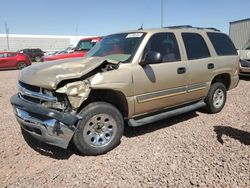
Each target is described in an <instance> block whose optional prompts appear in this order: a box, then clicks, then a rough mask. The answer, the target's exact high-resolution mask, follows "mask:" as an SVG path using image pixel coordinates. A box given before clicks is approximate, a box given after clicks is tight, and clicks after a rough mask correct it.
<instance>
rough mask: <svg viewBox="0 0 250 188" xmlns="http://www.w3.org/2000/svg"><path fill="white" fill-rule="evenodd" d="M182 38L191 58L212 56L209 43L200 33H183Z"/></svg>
mask: <svg viewBox="0 0 250 188" xmlns="http://www.w3.org/2000/svg"><path fill="white" fill-rule="evenodd" d="M182 38H183V41H184V45H185V48H186V52H187V57H188V59H189V60H193V59H202V58H206V57H210V53H209V50H208V47H207V44H206V42H205V40H204V39H203V37H202V36H201V35H200V34H198V33H182Z"/></svg>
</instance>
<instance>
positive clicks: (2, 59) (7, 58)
mask: <svg viewBox="0 0 250 188" xmlns="http://www.w3.org/2000/svg"><path fill="white" fill-rule="evenodd" d="M29 65H31V61H30V59H29V57H27V56H26V55H24V54H21V53H17V52H0V69H16V68H17V69H23V68H24V67H27V66H29Z"/></svg>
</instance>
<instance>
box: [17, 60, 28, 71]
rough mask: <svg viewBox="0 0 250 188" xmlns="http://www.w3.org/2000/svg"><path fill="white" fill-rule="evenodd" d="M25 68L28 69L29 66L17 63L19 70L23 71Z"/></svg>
mask: <svg viewBox="0 0 250 188" xmlns="http://www.w3.org/2000/svg"><path fill="white" fill-rule="evenodd" d="M25 67H27V65H26V64H25V63H24V62H18V63H17V68H18V69H19V70H21V69H23V68H25Z"/></svg>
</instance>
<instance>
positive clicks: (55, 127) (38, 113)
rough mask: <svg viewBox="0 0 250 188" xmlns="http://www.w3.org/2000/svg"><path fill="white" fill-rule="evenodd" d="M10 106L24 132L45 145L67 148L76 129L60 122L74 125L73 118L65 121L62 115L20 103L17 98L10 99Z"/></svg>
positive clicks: (74, 120)
mask: <svg viewBox="0 0 250 188" xmlns="http://www.w3.org/2000/svg"><path fill="white" fill-rule="evenodd" d="M11 104H12V105H13V107H14V112H15V115H16V118H17V121H18V122H19V124H20V125H21V127H22V128H23V129H24V130H25V131H26V132H28V133H29V134H30V135H32V136H33V137H34V138H36V139H38V140H40V141H42V142H45V143H47V144H51V145H55V146H59V147H62V148H65V149H66V148H67V147H68V144H69V142H70V140H71V138H72V137H73V135H74V132H75V129H76V127H75V125H74V124H72V125H67V124H65V122H62V121H60V120H63V121H69V122H75V124H76V122H77V118H75V117H74V116H73V117H70V118H72V119H70V120H69V119H67V120H65V117H64V115H63V113H60V112H54V111H53V110H50V109H46V108H44V107H42V106H41V105H37V104H29V103H27V102H24V101H22V99H20V98H19V97H18V96H13V97H12V98H11ZM30 105H31V106H30ZM58 113H59V115H60V116H59V115H58ZM68 116H69V115H68ZM60 117H61V118H60Z"/></svg>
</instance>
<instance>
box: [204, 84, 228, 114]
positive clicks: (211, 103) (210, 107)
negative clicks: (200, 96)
mask: <svg viewBox="0 0 250 188" xmlns="http://www.w3.org/2000/svg"><path fill="white" fill-rule="evenodd" d="M226 99H227V90H226V87H225V85H224V84H222V83H220V82H216V83H213V84H212V85H211V87H210V89H209V92H208V95H207V97H206V99H205V102H206V104H207V106H206V110H207V111H208V112H209V113H211V114H215V113H218V112H220V111H221V110H222V109H223V107H224V105H225V103H226Z"/></svg>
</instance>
